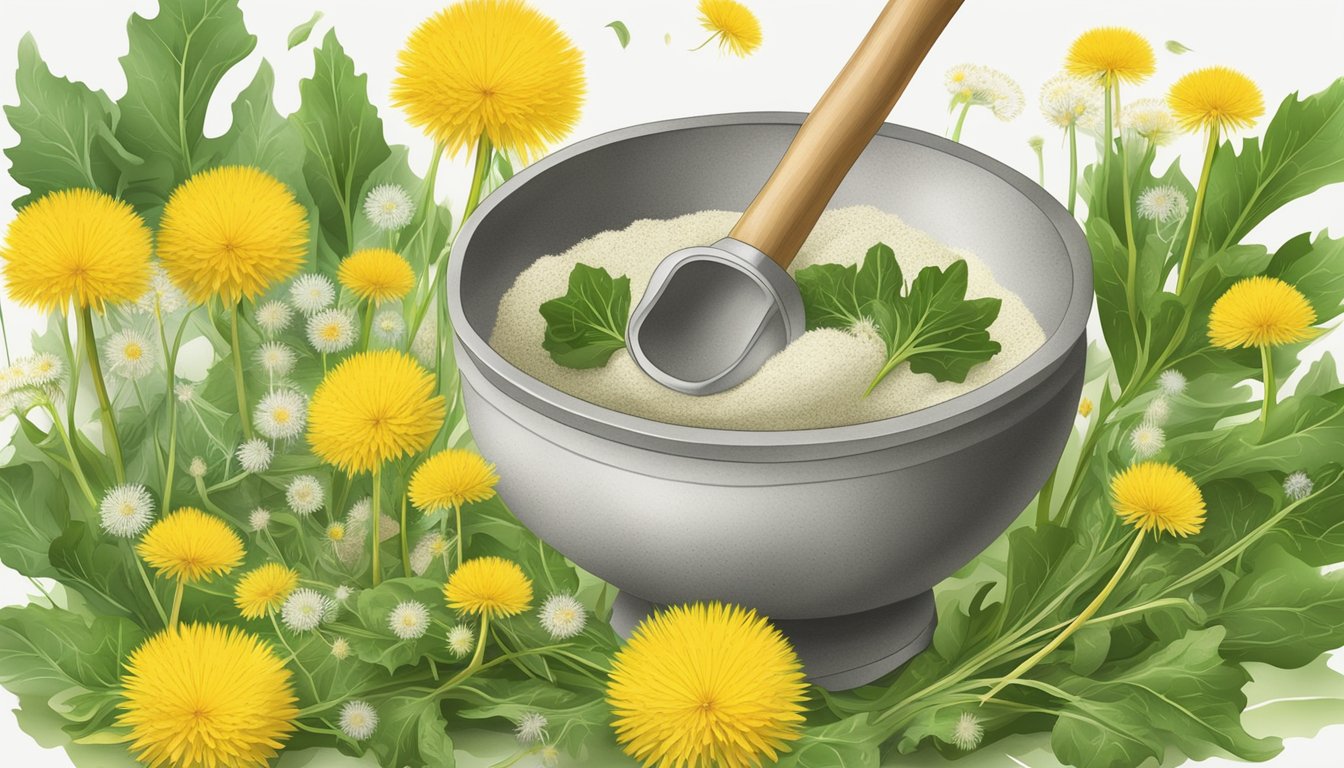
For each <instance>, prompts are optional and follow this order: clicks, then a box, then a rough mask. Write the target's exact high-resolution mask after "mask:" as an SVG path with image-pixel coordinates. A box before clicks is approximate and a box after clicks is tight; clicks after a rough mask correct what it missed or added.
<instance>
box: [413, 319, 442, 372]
mask: <svg viewBox="0 0 1344 768" xmlns="http://www.w3.org/2000/svg"><path fill="white" fill-rule="evenodd" d="M438 346H439V321H438V318H436V317H435V316H434V315H433V314H432V313H431V314H430V315H428V316H426V317H425V320H424V322H422V323H420V329H419V330H417V331H416V332H415V338H414V339H413V340H412V341H411V354H412V355H415V359H416V360H419V361H420V363H421V364H422V365H425V366H430V367H432V366H434V365H435V364H437V363H438Z"/></svg>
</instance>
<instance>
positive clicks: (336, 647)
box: [331, 637, 350, 661]
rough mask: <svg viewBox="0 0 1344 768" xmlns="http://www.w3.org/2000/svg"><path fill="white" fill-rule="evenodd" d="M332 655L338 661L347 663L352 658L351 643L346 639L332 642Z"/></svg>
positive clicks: (341, 638)
mask: <svg viewBox="0 0 1344 768" xmlns="http://www.w3.org/2000/svg"><path fill="white" fill-rule="evenodd" d="M331 655H332V656H334V657H336V660H337V661H345V660H346V659H348V658H350V641H349V640H346V639H345V638H344V637H338V638H336V639H335V640H332V641H331Z"/></svg>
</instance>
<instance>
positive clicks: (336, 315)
mask: <svg viewBox="0 0 1344 768" xmlns="http://www.w3.org/2000/svg"><path fill="white" fill-rule="evenodd" d="M355 341H356V331H355V315H354V313H353V312H351V311H350V310H348V309H337V308H332V309H324V310H322V311H321V312H318V313H317V314H315V315H313V316H312V317H310V318H308V343H310V344H312V345H313V349H316V350H317V351H318V352H321V353H323V354H329V353H333V352H343V351H345V350H347V349H349V348H350V346H351V345H352V344H354V343H355Z"/></svg>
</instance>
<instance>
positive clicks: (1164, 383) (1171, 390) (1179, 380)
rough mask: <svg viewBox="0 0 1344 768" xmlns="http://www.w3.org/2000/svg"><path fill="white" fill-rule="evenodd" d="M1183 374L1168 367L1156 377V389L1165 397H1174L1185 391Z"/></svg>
mask: <svg viewBox="0 0 1344 768" xmlns="http://www.w3.org/2000/svg"><path fill="white" fill-rule="evenodd" d="M1185 385H1186V380H1185V374H1183V373H1181V372H1180V371H1178V370H1176V369H1175V368H1168V369H1167V370H1165V371H1163V372H1162V373H1161V374H1159V375H1158V377H1157V389H1158V391H1159V392H1161V393H1162V394H1164V395H1166V396H1167V397H1176V396H1177V395H1179V394H1181V393H1183V392H1185Z"/></svg>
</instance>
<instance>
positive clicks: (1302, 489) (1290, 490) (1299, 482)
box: [1283, 470, 1316, 501]
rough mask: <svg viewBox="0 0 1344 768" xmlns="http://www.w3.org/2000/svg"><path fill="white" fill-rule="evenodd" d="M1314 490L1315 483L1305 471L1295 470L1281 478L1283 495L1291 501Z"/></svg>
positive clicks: (1303, 497)
mask: <svg viewBox="0 0 1344 768" xmlns="http://www.w3.org/2000/svg"><path fill="white" fill-rule="evenodd" d="M1314 490H1316V484H1315V483H1313V482H1312V481H1311V478H1310V477H1307V473H1306V472H1302V471H1300V470H1299V471H1297V472H1294V473H1292V474H1290V475H1288V476H1287V477H1285V478H1283V495H1284V496H1287V497H1288V498H1289V499H1291V500H1293V501H1301V500H1302V499H1305V498H1307V497H1308V496H1310V495H1311V492H1312V491H1314Z"/></svg>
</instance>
